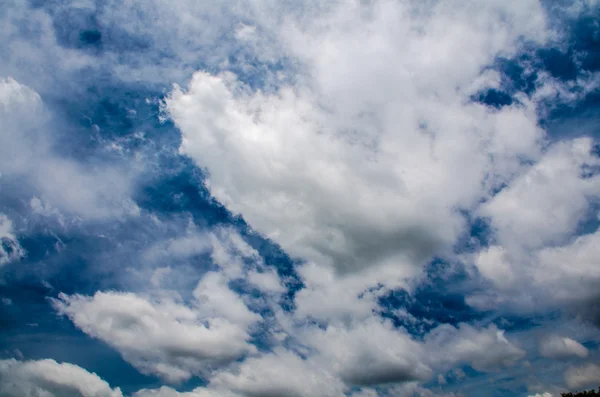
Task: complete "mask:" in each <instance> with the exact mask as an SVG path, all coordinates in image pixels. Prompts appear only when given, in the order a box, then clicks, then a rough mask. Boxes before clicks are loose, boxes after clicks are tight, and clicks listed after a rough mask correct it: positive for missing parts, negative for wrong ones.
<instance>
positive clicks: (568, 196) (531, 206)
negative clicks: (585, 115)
mask: <svg viewBox="0 0 600 397" xmlns="http://www.w3.org/2000/svg"><path fill="white" fill-rule="evenodd" d="M593 145H594V142H593V140H592V139H591V138H580V139H574V140H570V141H566V142H559V143H557V144H554V145H552V146H551V147H550V148H549V149H548V151H547V152H546V153H545V155H544V156H543V157H542V158H541V159H540V161H539V162H537V163H536V164H535V165H533V166H532V167H531V168H529V169H528V170H527V171H526V172H524V173H523V174H522V175H520V176H519V177H518V178H517V179H516V180H515V181H514V182H512V183H511V184H510V185H509V186H508V187H507V188H506V189H503V190H502V191H501V192H500V193H499V194H497V195H495V196H494V197H493V199H491V200H490V201H489V202H487V203H486V204H485V205H484V206H483V207H482V208H481V209H480V211H479V212H480V213H481V214H482V215H483V216H487V217H490V218H491V222H492V223H491V224H492V227H493V228H494V229H495V230H496V235H497V238H498V241H499V242H501V243H502V244H505V245H507V246H509V247H511V248H512V247H513V246H514V245H517V247H518V248H521V247H522V248H523V249H531V248H539V247H545V246H547V245H555V244H561V243H563V244H564V243H565V242H566V241H568V240H567V239H568V238H569V237H570V236H571V235H572V234H573V233H574V232H575V229H576V227H577V225H578V223H579V222H580V221H581V219H582V218H583V217H584V216H585V215H586V214H587V210H588V208H589V207H590V205H591V201H592V197H595V196H599V195H600V187H599V186H600V175H593V176H591V177H587V176H586V175H585V173H584V172H583V170H584V169H585V168H586V167H594V166H598V165H600V159H599V158H598V157H597V156H595V155H594V154H593V152H592V149H593Z"/></svg>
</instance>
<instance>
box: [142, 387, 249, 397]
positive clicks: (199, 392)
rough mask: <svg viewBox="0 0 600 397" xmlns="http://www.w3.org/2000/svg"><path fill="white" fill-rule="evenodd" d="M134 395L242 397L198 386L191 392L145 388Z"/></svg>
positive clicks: (159, 396) (153, 396) (143, 396)
mask: <svg viewBox="0 0 600 397" xmlns="http://www.w3.org/2000/svg"><path fill="white" fill-rule="evenodd" d="M133 397H240V395H239V394H235V393H232V392H230V391H227V390H214V389H207V388H204V387H199V388H196V389H194V390H192V391H190V392H178V391H176V390H175V389H172V388H170V387H167V386H163V387H161V388H160V389H143V390H138V391H137V392H135V393H134V394H133Z"/></svg>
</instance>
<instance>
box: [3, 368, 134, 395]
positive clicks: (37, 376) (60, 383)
mask: <svg viewBox="0 0 600 397" xmlns="http://www.w3.org/2000/svg"><path fill="white" fill-rule="evenodd" d="M0 395H2V396H4V397H23V396H28V397H34V396H36V397H37V396H39V397H66V396H73V397H123V394H122V393H121V390H120V389H119V388H118V387H117V388H115V389H112V388H111V387H110V386H109V385H108V383H106V382H105V381H104V380H102V379H100V378H99V377H98V376H97V375H96V374H93V373H89V372H87V371H86V370H85V369H83V368H81V367H78V366H77V365H73V364H68V363H57V362H56V361H54V360H39V361H17V360H14V359H12V360H0Z"/></svg>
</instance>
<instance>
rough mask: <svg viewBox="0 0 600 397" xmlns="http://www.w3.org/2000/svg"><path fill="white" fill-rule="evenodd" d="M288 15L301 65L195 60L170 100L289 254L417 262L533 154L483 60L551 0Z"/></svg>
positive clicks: (239, 209)
mask: <svg viewBox="0 0 600 397" xmlns="http://www.w3.org/2000/svg"><path fill="white" fill-rule="evenodd" d="M321 11H322V10H321ZM303 17H305V15H303ZM291 18H292V20H291V21H290V23H289V25H286V26H285V29H284V28H282V30H281V37H282V39H281V40H282V41H283V48H284V49H285V50H287V51H289V52H290V53H291V55H293V57H294V58H295V59H297V60H298V61H299V62H301V63H302V64H303V65H306V68H305V70H304V69H303V70H302V72H303V73H304V74H303V75H302V76H303V77H304V78H303V79H298V81H299V82H298V83H297V84H296V85H283V86H281V87H279V88H278V89H277V90H274V91H266V92H261V91H256V92H253V91H251V90H250V89H249V88H248V87H246V86H244V85H243V84H242V83H240V82H239V81H238V80H237V78H236V76H234V75H232V74H221V75H216V76H214V75H210V74H208V73H205V72H198V73H196V74H195V75H194V77H193V78H192V80H191V82H190V84H189V86H188V87H187V90H185V91H184V90H181V89H179V88H176V89H175V90H174V91H173V93H172V94H171V96H170V97H169V98H168V99H167V101H166V110H167V112H168V113H169V114H170V116H171V117H172V118H173V120H174V121H175V123H176V124H177V126H178V127H179V128H180V129H181V131H182V136H183V143H182V146H181V151H182V152H183V153H185V154H187V155H189V156H191V157H192V158H193V159H194V160H195V161H196V162H197V163H198V165H200V166H201V167H202V168H205V169H207V170H208V174H209V176H208V179H207V182H206V183H207V186H208V187H209V189H210V190H211V193H212V194H213V195H214V196H215V197H216V198H217V199H218V200H219V201H221V202H222V203H223V204H225V205H226V206H227V207H228V208H229V209H231V210H232V211H234V212H236V213H241V214H242V215H243V216H244V218H245V219H247V220H248V221H249V223H250V224H251V225H252V226H253V227H254V228H255V229H256V230H258V231H260V232H262V233H264V234H265V235H266V236H268V237H270V238H272V239H273V240H274V241H276V242H278V243H279V244H281V246H282V247H283V248H284V249H286V250H287V251H288V252H290V253H291V254H292V255H294V256H298V257H301V258H305V259H308V260H312V261H315V262H317V263H319V264H321V265H323V266H333V267H335V268H336V269H337V270H338V271H340V272H342V273H344V272H352V271H357V270H359V269H362V268H364V267H369V266H384V265H386V264H391V263H393V264H394V265H395V267H396V268H401V269H400V270H398V271H399V273H400V274H403V275H411V274H413V273H414V269H413V266H414V264H415V263H417V264H420V263H421V262H422V261H424V260H426V259H428V258H429V257H430V255H432V254H433V253H434V252H443V251H444V249H449V248H450V247H451V245H452V243H453V242H454V241H455V240H456V238H457V237H458V235H459V234H460V233H461V231H462V228H463V226H464V219H463V217H462V216H461V215H460V213H459V211H458V209H460V208H465V209H468V208H470V207H472V206H473V205H474V204H476V203H477V202H478V201H479V200H481V199H482V197H485V196H486V195H487V194H488V193H489V189H490V188H492V187H493V186H495V185H497V184H498V183H500V182H502V181H504V180H507V178H509V177H510V176H511V175H512V174H513V173H514V172H515V171H516V170H518V169H519V166H520V159H523V158H535V157H536V156H537V155H538V152H539V147H538V144H537V142H538V141H539V140H540V139H541V138H542V136H543V134H542V132H541V131H540V129H539V128H538V127H537V121H536V118H535V114H534V111H533V110H534V109H533V108H532V107H531V106H529V105H527V100H526V98H524V99H523V104H524V105H523V106H513V107H508V108H505V109H501V110H491V109H488V108H487V107H485V106H483V105H479V104H475V103H472V102H471V101H469V97H470V95H472V94H473V93H474V90H475V91H477V90H479V89H484V88H486V87H488V86H490V85H493V84H496V82H497V80H495V79H494V78H492V77H490V74H489V73H488V74H485V73H484V74H482V72H481V70H482V69H485V67H486V66H488V65H489V64H490V62H492V61H493V60H494V59H495V57H497V56H500V55H510V54H511V53H514V51H516V49H517V48H518V43H519V39H520V37H522V36H525V37H527V38H528V39H531V40H538V41H542V40H544V38H545V25H544V15H543V11H542V9H541V7H540V6H539V4H538V3H537V2H534V1H527V2H520V3H518V4H517V3H501V2H494V3H493V4H488V5H481V4H479V3H473V4H471V3H469V4H466V3H463V2H453V3H452V6H450V5H448V4H445V3H439V4H437V3H436V5H434V6H433V7H432V9H431V10H429V11H427V12H424V10H420V9H419V7H418V6H417V4H416V3H415V4H413V3H410V2H409V3H394V2H386V1H382V2H377V3H376V4H374V5H372V6H366V5H361V4H359V3H358V2H351V3H350V4H345V5H344V7H343V8H337V7H335V6H332V7H331V9H327V10H325V12H324V13H323V16H321V17H317V16H314V19H313V18H304V19H300V18H299V19H298V21H295V20H294V19H293V18H294V16H292V17H291ZM524 20H527V21H528V23H526V24H525V23H520V22H519V21H524ZM300 21H301V22H300ZM307 21H313V22H307ZM467 21H469V22H468V23H467ZM472 21H476V23H471V22H472ZM490 26H494V29H490V28H489V27H490ZM359 32H360V34H359ZM498 32H502V33H501V34H499V33H498ZM374 43H376V44H374ZM367 49H368V51H367ZM365 51H367V53H365ZM458 60H460V62H458ZM476 80H477V81H479V83H478V84H479V85H478V86H477V87H474V86H473V85H472V84H473V82H474V81H476ZM492 158H493V160H492ZM459 180H460V184H458V183H457V181H459ZM459 186H460V187H459ZM396 278H397V277H396Z"/></svg>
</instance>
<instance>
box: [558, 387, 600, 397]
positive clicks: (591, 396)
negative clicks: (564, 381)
mask: <svg viewBox="0 0 600 397" xmlns="http://www.w3.org/2000/svg"><path fill="white" fill-rule="evenodd" d="M560 395H561V396H562V397H580V396H586V397H596V396H598V397H600V388H598V391H596V390H594V389H592V390H584V391H578V392H575V393H571V392H569V393H560Z"/></svg>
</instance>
